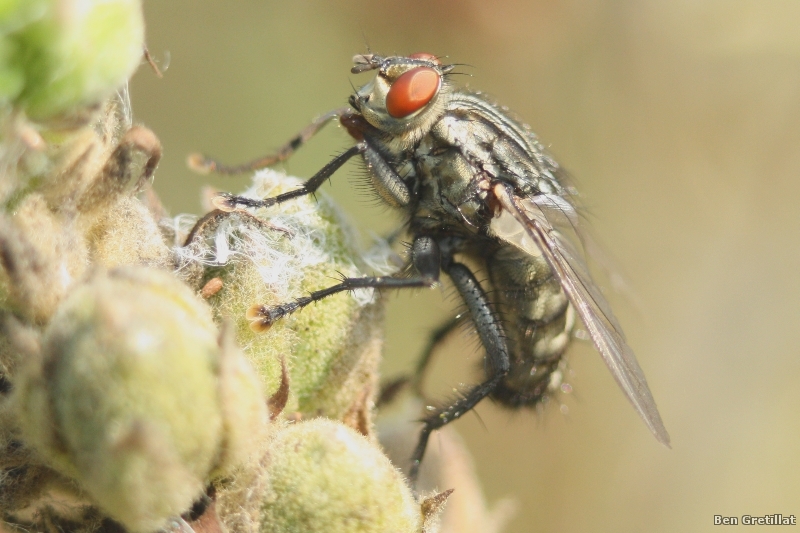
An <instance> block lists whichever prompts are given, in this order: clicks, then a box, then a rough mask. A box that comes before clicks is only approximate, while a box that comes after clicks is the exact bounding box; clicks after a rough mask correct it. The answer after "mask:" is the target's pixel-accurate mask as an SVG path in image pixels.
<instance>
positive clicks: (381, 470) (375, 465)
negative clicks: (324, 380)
mask: <svg viewBox="0 0 800 533" xmlns="http://www.w3.org/2000/svg"><path fill="white" fill-rule="evenodd" d="M264 478H265V479H266V484H267V487H266V490H265V491H264V494H263V495H262V499H261V505H260V509H261V511H260V526H259V530H260V531H261V532H262V533H268V532H270V533H318V532H319V533H322V532H329V531H335V532H337V533H372V532H374V533H387V532H390V533H412V532H413V533H433V532H434V531H436V519H435V517H436V515H437V514H438V511H439V510H440V509H441V507H442V506H443V505H444V501H445V500H446V499H447V494H440V495H436V496H433V497H432V498H428V499H425V500H423V501H422V502H419V501H417V500H416V499H415V498H414V496H413V495H412V493H411V489H410V488H409V486H408V485H407V483H406V481H405V478H403V476H402V475H401V474H400V473H399V472H398V471H397V470H396V469H395V468H394V467H393V466H392V463H391V462H389V460H388V459H387V458H386V456H385V455H384V454H383V452H382V451H381V449H380V448H379V447H378V446H377V445H376V444H375V443H374V442H373V441H371V440H369V439H367V438H365V437H364V436H362V435H360V434H358V433H357V432H355V431H353V430H352V429H350V428H349V427H347V426H345V425H343V424H341V423H339V422H335V421H332V420H325V419H314V420H309V421H306V422H300V423H296V424H292V425H289V426H287V427H285V428H284V429H282V430H280V431H279V432H278V433H276V435H275V437H274V438H273V440H272V441H271V442H270V444H269V452H268V459H267V464H266V470H265V472H264ZM230 503H231V502H228V505H229V507H232V506H230Z"/></svg>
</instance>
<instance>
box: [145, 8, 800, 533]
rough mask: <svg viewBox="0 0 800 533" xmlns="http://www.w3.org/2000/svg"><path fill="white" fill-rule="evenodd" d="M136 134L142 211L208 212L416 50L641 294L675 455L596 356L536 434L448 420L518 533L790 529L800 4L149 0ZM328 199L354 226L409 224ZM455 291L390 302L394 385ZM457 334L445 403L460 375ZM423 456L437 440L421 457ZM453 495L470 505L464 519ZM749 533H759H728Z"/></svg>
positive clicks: (325, 136)
mask: <svg viewBox="0 0 800 533" xmlns="http://www.w3.org/2000/svg"><path fill="white" fill-rule="evenodd" d="M145 7H146V18H147V23H148V44H149V48H150V51H151V53H152V54H153V56H154V57H155V58H156V60H158V61H160V62H161V61H164V59H165V57H166V55H167V54H168V55H169V67H168V69H167V70H166V73H165V76H164V78H163V79H157V78H156V77H155V76H154V75H153V74H152V72H151V71H150V70H149V69H147V68H140V70H139V72H138V74H137V75H136V77H135V78H134V81H133V83H132V87H131V93H132V98H133V106H134V114H135V118H136V120H138V121H140V122H143V123H145V124H146V125H148V126H149V127H151V128H152V129H153V130H154V131H155V132H156V133H157V134H158V135H159V137H160V138H161V140H162V142H163V144H164V153H165V156H164V159H163V161H162V163H161V166H160V168H159V170H158V173H157V175H156V182H155V185H156V189H157V190H158V192H159V193H160V194H161V195H162V197H163V199H164V201H165V203H166V204H167V206H168V207H169V209H170V210H171V211H172V212H173V213H178V212H194V213H198V212H200V209H201V207H200V187H201V186H202V185H204V184H208V183H210V184H212V185H214V186H216V187H219V188H221V189H225V190H234V191H235V190H240V189H242V188H243V187H244V186H245V185H246V183H247V182H248V178H247V177H238V178H220V177H199V176H197V175H194V174H192V173H191V172H189V171H188V170H187V169H186V167H185V163H184V161H185V158H186V155H187V154H188V153H189V152H191V151H197V150H201V151H204V152H207V153H209V154H213V155H215V156H217V157H219V158H220V159H222V160H223V161H227V162H241V161H244V160H248V159H250V158H252V157H254V156H257V155H262V154H264V153H266V152H269V151H271V150H272V149H274V148H276V147H278V146H279V145H280V144H282V143H283V142H284V141H286V140H287V139H288V138H289V137H290V136H291V135H293V134H294V133H295V132H296V131H297V130H299V129H300V128H301V127H303V126H305V125H306V124H307V123H308V121H309V120H310V119H311V118H313V117H315V116H317V115H319V114H321V113H323V112H325V111H327V110H330V109H332V108H335V107H338V106H341V105H343V104H345V103H346V100H347V97H348V96H349V94H350V93H351V91H352V88H351V83H352V84H355V85H361V84H363V83H365V82H366V81H367V80H368V78H369V75H361V76H355V75H351V74H350V73H349V68H350V66H351V61H350V60H351V57H352V56H353V54H356V53H364V52H366V51H367V49H368V48H367V47H368V46H369V47H370V48H371V49H372V50H373V51H375V52H379V53H382V54H394V53H398V54H407V53H412V52H418V51H425V52H430V53H433V54H437V55H441V56H446V57H447V58H448V60H449V61H452V62H458V63H466V64H468V65H469V66H468V67H462V68H461V69H460V70H461V71H464V72H467V73H469V74H470V76H461V77H460V78H459V79H458V81H459V82H460V83H463V84H465V85H466V84H468V85H470V86H471V87H475V88H480V89H482V90H484V91H486V92H488V93H490V94H492V95H494V96H495V97H496V98H497V99H498V100H499V101H500V102H501V103H503V104H505V105H508V106H509V107H510V108H511V109H513V110H514V111H515V112H516V113H518V114H519V115H520V116H521V117H524V119H525V120H526V121H527V122H529V123H530V124H531V125H532V126H533V128H534V130H535V131H536V132H537V133H538V134H539V135H540V137H541V138H542V139H543V141H544V142H545V143H546V144H547V145H548V146H549V147H550V149H551V150H552V152H553V153H554V154H555V155H556V157H557V158H558V160H559V161H560V162H561V164H562V165H564V166H565V167H566V168H567V169H568V170H569V171H570V172H571V173H572V174H573V175H574V176H575V177H576V180H577V183H578V185H579V187H580V191H581V193H582V194H583V196H584V200H585V203H586V204H587V205H588V207H589V212H590V217H591V219H592V222H593V227H594V229H595V233H596V234H597V235H599V237H600V240H601V241H602V243H603V244H604V247H605V249H606V251H607V252H608V253H609V254H610V255H611V256H613V257H614V258H615V259H616V261H617V263H618V264H619V265H620V266H621V271H622V273H623V274H624V275H625V276H627V278H628V280H629V282H630V284H631V285H632V286H633V287H634V290H635V294H636V298H633V299H631V298H627V299H626V298H625V297H622V296H619V295H615V294H609V298H610V300H611V302H612V305H613V306H614V309H615V310H616V314H617V316H618V317H619V318H620V321H621V322H622V324H623V325H624V326H625V328H626V332H627V335H628V338H629V341H630V344H631V345H632V346H633V348H634V349H635V350H636V352H637V354H638V358H639V361H640V363H641V366H642V367H643V368H644V370H645V373H646V375H647V378H648V381H649V383H650V386H651V389H652V391H653V394H654V395H655V397H656V400H657V402H658V405H659V408H660V411H661V414H662V416H663V418H664V421H665V423H666V425H667V428H668V430H669V431H670V434H671V436H672V444H673V448H672V450H667V449H666V448H664V447H662V446H661V445H659V444H658V443H657V442H656V441H655V439H654V438H653V437H652V436H651V435H650V434H649V432H648V431H647V429H646V428H645V426H644V424H642V422H641V421H640V420H639V419H638V417H637V415H636V414H635V412H634V410H633V409H632V408H631V407H630V406H629V405H628V403H627V402H626V400H625V399H624V397H623V395H622V394H621V392H620V391H619V390H618V388H617V386H616V384H615V383H614V381H613V379H612V378H611V376H610V375H609V373H608V371H607V370H606V368H605V367H604V365H603V364H602V362H601V360H600V357H599V356H598V355H597V354H596V352H595V351H594V349H593V348H592V347H591V345H589V344H585V343H584V344H583V345H581V344H580V343H578V345H576V346H575V347H574V348H573V349H572V351H571V354H570V359H569V360H570V366H571V369H572V372H571V375H570V376H569V378H568V381H569V383H570V384H571V385H572V386H573V388H574V392H573V394H570V395H567V396H564V397H562V398H561V400H560V401H561V402H563V405H564V407H561V408H559V405H558V403H559V402H553V403H551V405H550V406H549V408H548V409H546V411H545V412H544V413H541V414H537V413H535V412H532V411H520V412H515V413H514V412H508V411H504V410H501V409H500V408H498V407H496V406H494V405H492V404H491V403H490V402H488V401H486V402H483V403H482V404H481V405H480V406H479V407H478V409H477V415H478V416H475V415H472V414H470V415H468V416H465V417H464V418H463V419H461V420H459V421H458V422H457V423H456V426H457V428H458V430H459V432H460V433H461V434H462V435H463V436H464V437H465V439H466V441H467V444H468V446H469V448H470V450H471V451H472V453H473V454H474V455H475V459H476V463H477V468H478V471H479V474H480V477H481V479H482V482H483V485H484V488H485V491H486V494H487V497H488V498H489V500H490V501H491V500H496V499H498V498H501V497H505V496H513V497H515V498H516V499H517V500H518V502H519V509H520V510H519V513H518V514H517V516H516V518H515V519H514V520H513V521H512V522H511V523H510V524H509V525H508V526H507V527H506V531H508V532H510V533H512V532H513V533H522V532H584V531H615V532H628V531H630V532H633V531H650V532H661V531H663V532H674V531H711V530H712V529H713V526H712V524H713V515H715V514H721V515H725V516H739V517H740V516H741V515H743V514H750V515H763V514H768V513H783V514H784V515H789V514H795V515H800V239H799V237H800V209H798V200H800V32H799V31H798V26H799V25H800V3H798V2H796V1H794V0H784V1H780V0H747V1H745V0H699V1H698V0H675V1H672V2H662V1H660V0H636V1H634V0H618V1H614V2H611V1H607V0H606V1H602V0H585V1H577V0H537V1H532V0H496V1H493V2H487V1H483V0H462V1H455V0H408V1H396V2H368V1H366V0H363V1H362V0H352V1H332V2H313V1H310V0H301V1H294V2H285V1H264V0H247V1H245V0H240V1H237V2H213V1H209V0H204V1H199V0H171V1H169V2H156V1H152V0H151V1H150V2H148V3H146V6H145ZM347 146H349V141H348V139H347V136H346V134H345V132H344V131H343V130H342V129H341V128H337V127H330V128H329V129H327V130H326V131H324V132H323V133H322V134H320V135H319V136H318V138H316V139H315V140H313V141H312V142H311V143H310V144H309V145H307V146H306V147H305V148H303V150H302V151H301V152H300V153H298V154H296V156H295V157H294V158H293V159H292V160H291V161H290V162H288V163H287V164H286V165H284V168H285V169H286V171H287V172H289V173H292V174H295V175H298V176H310V175H311V174H312V173H313V172H314V171H316V170H317V169H318V168H319V167H321V166H322V165H323V164H324V163H326V162H327V161H328V160H329V159H330V157H331V156H332V155H333V154H335V153H336V152H337V151H339V150H342V149H344V148H346V147H347ZM359 175H360V171H359V170H358V167H357V166H355V165H348V167H346V170H345V171H343V172H340V173H339V174H338V175H336V176H335V177H334V179H333V184H332V186H327V185H326V187H325V188H326V190H327V191H330V192H331V194H333V195H334V197H335V198H336V199H337V200H338V201H339V202H340V203H341V204H342V205H343V207H344V208H345V210H346V211H347V212H348V214H349V215H350V216H351V217H352V219H353V220H354V221H356V222H357V224H358V225H359V226H360V227H361V228H364V229H369V230H370V231H373V232H377V233H384V232H388V231H389V230H391V229H392V228H393V227H394V222H395V221H396V220H397V219H396V218H394V216H393V215H392V214H391V213H388V212H386V211H384V210H382V209H381V208H378V207H375V206H374V205H373V203H374V202H372V201H371V198H370V197H366V196H363V194H362V193H358V192H356V191H355V188H354V187H352V184H353V182H354V181H357V180H358V179H359ZM455 308H456V302H455V301H454V300H453V299H452V297H449V293H448V291H447V290H443V291H417V292H415V291H411V294H409V293H403V294H393V295H391V296H390V303H389V313H388V322H387V325H386V360H385V372H386V375H392V374H396V373H399V372H403V371H407V370H409V369H410V368H412V365H413V362H414V360H415V359H416V357H417V356H418V354H419V353H420V351H421V349H422V346H423V344H424V342H425V339H426V335H427V332H428V331H429V330H430V329H431V328H432V327H433V326H435V325H437V324H439V323H440V322H442V321H443V320H444V319H445V318H446V317H448V316H449V315H450V314H452V312H453V310H454V309H455ZM474 349H475V343H474V341H473V340H472V339H470V338H468V337H466V336H462V337H460V338H459V336H457V335H456V336H454V337H453V339H452V341H451V342H450V343H449V344H448V345H447V347H446V349H444V350H442V353H441V354H440V357H439V358H438V359H437V363H436V365H435V368H434V371H435V375H434V376H432V378H431V379H430V380H429V382H430V383H429V390H431V395H432V396H434V397H440V396H442V395H446V394H447V391H448V390H449V388H450V387H453V386H456V385H457V384H458V383H459V382H461V381H465V382H469V381H470V380H473V379H474V377H475V376H474V374H471V373H470V370H471V369H473V366H472V365H473V364H474V361H473V360H467V359H465V358H464V356H463V354H464V353H469V352H472V351H474ZM430 445H431V446H436V437H435V436H434V437H433V438H432V440H431V444H430ZM457 497H458V492H456V493H455V494H454V495H453V498H457ZM739 527H740V528H743V529H747V527H743V526H739Z"/></svg>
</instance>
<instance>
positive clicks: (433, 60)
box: [408, 52, 442, 65]
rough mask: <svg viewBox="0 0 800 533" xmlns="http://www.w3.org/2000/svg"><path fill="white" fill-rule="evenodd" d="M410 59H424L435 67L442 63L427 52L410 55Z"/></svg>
mask: <svg viewBox="0 0 800 533" xmlns="http://www.w3.org/2000/svg"><path fill="white" fill-rule="evenodd" d="M408 57H410V58H411V59H424V60H425V61H430V62H431V63H436V64H437V65H441V64H442V62H441V61H439V58H438V57H436V56H435V55H433V54H429V53H427V52H417V53H416V54H411V55H410V56H408Z"/></svg>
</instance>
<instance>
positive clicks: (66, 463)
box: [14, 267, 267, 531]
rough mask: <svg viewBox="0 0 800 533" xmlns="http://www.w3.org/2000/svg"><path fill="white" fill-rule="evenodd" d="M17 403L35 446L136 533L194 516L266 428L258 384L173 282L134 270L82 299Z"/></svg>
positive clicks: (29, 373) (199, 306)
mask: <svg viewBox="0 0 800 533" xmlns="http://www.w3.org/2000/svg"><path fill="white" fill-rule="evenodd" d="M20 378H21V379H20V380H19V382H18V386H17V389H16V391H15V397H14V400H15V403H16V406H17V410H18V419H19V421H20V424H21V426H22V434H23V436H24V438H25V439H26V440H27V442H29V443H30V444H31V445H33V446H34V447H35V448H36V449H37V451H38V452H39V453H40V454H41V455H42V456H44V457H45V458H46V459H47V460H48V462H49V463H50V464H51V465H52V466H53V467H54V468H56V469H57V470H59V471H61V472H62V473H64V474H65V475H67V476H69V477H72V478H73V479H75V480H76V481H78V483H79V484H80V486H81V488H82V489H84V490H85V491H86V493H88V495H89V496H90V497H91V499H93V500H94V501H95V502H97V504H98V505H99V506H100V507H101V508H102V509H103V510H104V511H105V512H106V513H107V514H108V515H109V516H110V517H112V518H114V519H115V520H118V521H119V522H121V523H122V524H124V525H125V526H126V527H127V528H128V529H130V530H131V531H152V530H155V529H158V528H159V527H161V526H163V525H164V521H165V520H166V519H167V518H169V517H171V516H175V515H178V514H180V513H182V512H184V511H186V510H187V509H188V508H189V507H190V506H191V504H192V502H193V501H194V500H195V499H196V498H197V497H199V496H200V495H201V494H202V492H203V489H204V487H205V486H206V484H207V483H208V482H209V480H210V479H212V478H213V477H215V476H218V475H221V474H224V473H226V472H228V471H230V470H231V468H232V467H234V466H236V465H237V464H238V463H241V462H242V461H243V460H245V459H246V456H247V455H249V453H250V452H251V451H252V450H251V449H250V448H249V447H248V445H247V440H246V438H245V435H247V434H248V432H250V433H252V434H258V432H260V431H262V430H263V429H264V428H265V426H266V419H267V414H266V408H265V405H264V401H263V395H262V393H261V391H260V386H259V383H258V380H257V378H256V377H255V376H254V374H253V373H252V371H251V370H250V368H249V366H248V364H247V362H246V361H245V360H244V359H243V358H242V356H241V355H240V354H239V353H238V349H237V348H236V347H235V345H233V344H232V343H231V342H230V341H229V340H225V338H224V335H223V340H222V343H220V340H219V339H218V333H217V328H216V327H215V325H214V323H213V321H212V320H211V316H210V313H209V310H208V309H207V307H206V305H205V304H204V303H203V302H202V301H200V300H199V299H198V298H197V297H196V296H195V295H194V294H193V293H192V291H191V290H190V289H189V288H188V287H186V286H185V285H183V284H182V283H181V282H180V281H178V280H176V279H175V278H173V277H172V276H171V275H170V274H168V273H165V272H161V271H158V270H154V269H147V268H132V267H129V268H124V269H117V270H114V271H111V272H109V273H108V274H98V275H96V276H95V277H94V278H93V279H91V280H90V281H89V282H88V283H87V284H85V285H82V286H80V287H78V288H76V289H75V290H74V291H73V292H72V293H71V294H70V295H69V296H68V297H67V299H66V300H65V301H64V302H63V304H62V305H61V306H60V308H59V309H58V311H57V312H56V314H55V316H54V317H53V319H52V321H51V322H50V324H49V325H48V327H47V328H46V330H45V333H44V338H43V343H42V354H41V357H40V361H33V362H31V364H30V365H29V367H28V368H27V369H26V371H24V372H22V375H21V376H20Z"/></svg>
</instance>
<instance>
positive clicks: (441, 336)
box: [376, 315, 464, 407]
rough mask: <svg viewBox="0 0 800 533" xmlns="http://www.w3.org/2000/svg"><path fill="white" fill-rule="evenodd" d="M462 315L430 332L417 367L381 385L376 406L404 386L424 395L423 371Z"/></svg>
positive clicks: (388, 401)
mask: <svg viewBox="0 0 800 533" xmlns="http://www.w3.org/2000/svg"><path fill="white" fill-rule="evenodd" d="M463 322H464V317H463V316H460V315H459V316H456V317H453V318H451V319H450V320H448V321H447V322H445V323H444V324H441V325H440V326H439V327H438V328H436V329H435V330H433V332H431V335H430V337H429V338H428V344H427V345H426V347H425V350H424V351H423V352H422V356H421V357H420V359H419V361H418V362H417V368H416V370H415V371H414V373H413V374H410V375H409V374H404V375H401V376H400V377H397V378H394V379H392V380H390V381H388V382H386V383H384V384H383V385H382V386H381V393H380V395H379V396H378V400H377V402H376V405H377V406H378V407H380V406H382V405H385V404H388V403H390V402H391V401H392V400H393V399H394V398H395V397H396V396H397V394H398V393H400V392H402V391H403V390H405V388H406V387H409V386H410V387H411V388H412V390H413V391H414V393H415V394H417V395H418V396H420V397H424V395H423V394H422V382H423V381H424V379H425V373H426V372H427V370H428V365H429V364H430V362H431V360H433V356H434V354H435V353H436V351H437V350H438V348H439V346H440V345H441V344H442V343H443V342H444V341H445V340H446V339H447V337H449V336H450V334H451V333H452V332H453V331H455V329H456V328H457V327H458V326H460V325H461V324H463Z"/></svg>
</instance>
